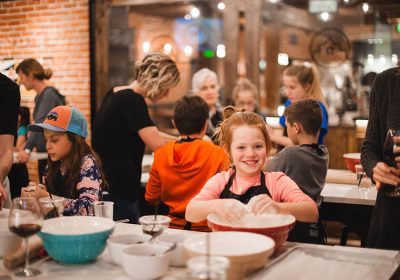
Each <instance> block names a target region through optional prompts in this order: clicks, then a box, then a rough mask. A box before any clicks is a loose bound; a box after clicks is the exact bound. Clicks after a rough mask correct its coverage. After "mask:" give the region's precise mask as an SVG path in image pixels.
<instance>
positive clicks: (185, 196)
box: [145, 139, 230, 230]
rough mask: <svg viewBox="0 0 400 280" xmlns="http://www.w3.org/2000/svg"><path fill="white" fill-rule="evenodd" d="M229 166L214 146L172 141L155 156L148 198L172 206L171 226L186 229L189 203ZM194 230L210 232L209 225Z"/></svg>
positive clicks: (196, 224)
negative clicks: (211, 179)
mask: <svg viewBox="0 0 400 280" xmlns="http://www.w3.org/2000/svg"><path fill="white" fill-rule="evenodd" d="M229 165H230V162H229V158H228V157H227V155H226V154H225V152H224V150H223V149H222V148H221V147H218V146H216V145H214V144H213V143H210V142H207V141H204V140H201V139H197V140H195V141H193V142H184V143H178V142H169V143H167V144H166V145H164V146H163V147H161V148H160V149H158V150H156V152H155V153H154V163H153V166H152V169H151V171H150V178H149V181H148V183H147V185H146V194H145V198H146V200H147V201H148V202H149V203H150V204H155V203H157V201H159V200H160V199H161V201H162V202H163V203H164V204H165V205H167V206H168V207H169V215H170V217H171V220H172V221H171V224H170V227H173V228H180V229H183V227H184V225H185V223H186V220H185V219H184V215H185V210H186V206H187V204H188V203H189V201H190V200H191V199H192V197H194V196H195V195H196V194H198V193H199V192H200V190H201V189H202V188H203V186H204V184H205V183H206V182H207V180H208V179H210V178H211V177H212V176H214V175H215V174H216V173H218V172H220V171H223V170H227V169H228V168H229ZM177 216H179V217H181V218H179V217H177ZM192 229H193V230H207V229H208V227H207V223H206V222H202V223H195V224H193V225H192Z"/></svg>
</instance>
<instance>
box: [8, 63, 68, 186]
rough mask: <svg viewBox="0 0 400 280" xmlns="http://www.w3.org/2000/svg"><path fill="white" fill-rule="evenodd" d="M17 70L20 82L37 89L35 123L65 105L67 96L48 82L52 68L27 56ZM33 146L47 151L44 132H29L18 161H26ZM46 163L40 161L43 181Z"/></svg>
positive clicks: (40, 121)
mask: <svg viewBox="0 0 400 280" xmlns="http://www.w3.org/2000/svg"><path fill="white" fill-rule="evenodd" d="M16 72H17V73H18V75H19V78H20V84H22V85H24V86H25V88H26V89H27V90H31V89H33V90H35V91H36V96H35V107H34V109H33V121H34V123H42V122H43V121H44V119H45V118H46V116H47V113H48V112H49V111H50V110H51V109H53V108H54V107H57V106H60V105H65V96H64V95H62V94H60V92H59V91H58V90H57V89H56V88H55V87H53V86H51V85H50V84H49V82H48V80H49V79H50V78H51V76H52V75H53V71H52V70H51V69H44V68H43V66H42V65H41V64H40V63H39V62H38V61H37V60H36V59H34V58H27V59H24V60H23V61H22V62H21V63H20V64H19V65H18V66H17V69H16ZM33 148H36V151H37V152H47V150H46V143H45V140H44V138H43V134H42V133H38V132H31V133H29V135H28V138H27V140H26V144H25V148H24V149H23V150H20V151H19V153H18V161H19V162H20V163H26V162H27V161H28V160H29V156H30V153H31V151H32V149H33ZM46 165H47V160H39V161H38V171H39V181H40V182H41V183H42V179H43V176H44V171H45V168H46Z"/></svg>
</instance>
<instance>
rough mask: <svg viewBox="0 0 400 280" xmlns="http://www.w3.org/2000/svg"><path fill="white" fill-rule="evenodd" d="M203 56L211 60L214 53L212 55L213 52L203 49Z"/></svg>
mask: <svg viewBox="0 0 400 280" xmlns="http://www.w3.org/2000/svg"><path fill="white" fill-rule="evenodd" d="M203 56H204V57H206V58H213V57H214V56H215V53H214V51H213V50H210V49H205V50H204V51H203Z"/></svg>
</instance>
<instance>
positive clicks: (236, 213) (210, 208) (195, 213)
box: [185, 199, 248, 223]
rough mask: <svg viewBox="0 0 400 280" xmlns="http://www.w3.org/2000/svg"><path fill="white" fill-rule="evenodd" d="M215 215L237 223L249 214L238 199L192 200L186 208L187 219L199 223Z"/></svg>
mask: <svg viewBox="0 0 400 280" xmlns="http://www.w3.org/2000/svg"><path fill="white" fill-rule="evenodd" d="M211 213H215V214H217V215H218V216H220V217H222V218H223V219H225V220H227V221H235V220H238V219H240V218H241V217H243V216H244V215H245V214H247V213H248V212H247V208H246V205H244V204H243V203H241V202H240V201H239V200H236V199H212V200H206V201H199V200H194V199H192V200H191V201H190V202H189V204H188V205H187V206H186V214H185V219H186V220H187V221H189V222H192V223H197V222H201V221H204V220H205V219H207V216H208V215H209V214H211Z"/></svg>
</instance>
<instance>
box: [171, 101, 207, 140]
mask: <svg viewBox="0 0 400 280" xmlns="http://www.w3.org/2000/svg"><path fill="white" fill-rule="evenodd" d="M208 117H209V108H208V105H207V103H206V102H205V101H204V99H203V98H201V97H200V96H197V95H187V96H184V97H182V98H181V99H179V100H177V101H176V102H175V105H174V122H175V126H176V128H177V129H178V131H179V134H182V135H191V134H194V133H199V132H201V130H202V129H203V128H204V124H205V123H206V121H207V119H208Z"/></svg>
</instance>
